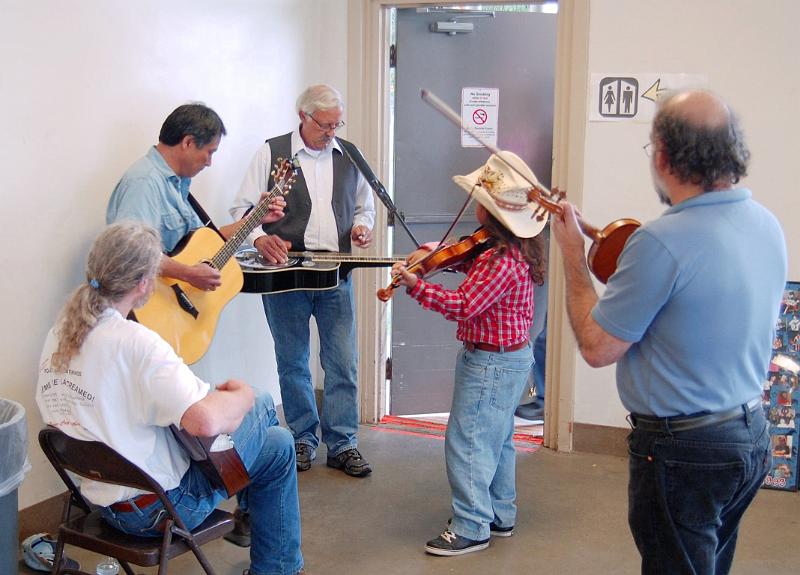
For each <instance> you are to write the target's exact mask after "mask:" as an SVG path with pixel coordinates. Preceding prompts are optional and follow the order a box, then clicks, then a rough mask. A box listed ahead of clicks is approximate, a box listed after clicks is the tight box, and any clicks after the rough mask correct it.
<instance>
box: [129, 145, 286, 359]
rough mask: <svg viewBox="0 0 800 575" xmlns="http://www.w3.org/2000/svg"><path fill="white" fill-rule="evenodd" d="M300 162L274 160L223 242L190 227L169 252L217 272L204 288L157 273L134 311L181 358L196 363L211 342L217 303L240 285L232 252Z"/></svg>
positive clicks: (224, 302)
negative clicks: (261, 192) (256, 198)
mask: <svg viewBox="0 0 800 575" xmlns="http://www.w3.org/2000/svg"><path fill="white" fill-rule="evenodd" d="M299 167H300V164H299V161H298V160H297V158H293V159H292V160H284V159H281V158H279V159H278V161H277V162H276V164H275V169H274V170H273V172H272V176H273V178H274V182H275V185H274V187H273V188H272V190H271V191H270V192H269V194H267V195H266V196H265V197H264V199H262V200H261V201H260V202H259V203H258V205H257V206H256V207H255V208H253V210H252V211H251V212H250V213H249V214H248V215H247V216H246V217H245V218H244V221H243V222H242V225H241V227H239V229H238V230H236V233H235V234H234V235H233V236H231V238H230V239H229V240H228V241H227V242H226V241H224V240H223V239H222V237H221V236H220V235H219V234H218V233H217V232H216V231H214V230H212V229H210V228H199V229H197V230H194V231H192V232H190V233H189V234H188V235H187V236H186V237H185V238H184V239H183V240H181V242H180V243H179V244H178V246H177V247H176V248H175V250H174V251H173V252H171V253H170V254H169V255H170V257H172V258H174V259H175V260H176V261H178V262H180V263H182V264H186V265H194V264H197V263H206V264H208V265H210V266H211V267H213V268H215V269H218V270H219V271H220V274H221V275H222V285H221V286H220V287H218V288H217V289H216V290H214V291H204V290H202V289H198V288H196V287H194V286H193V285H191V284H190V283H188V282H185V281H181V280H177V279H174V278H169V277H164V276H161V277H159V278H158V279H157V280H156V282H155V291H154V293H153V295H152V296H151V297H150V299H149V300H148V301H147V303H146V304H145V305H144V306H142V307H141V308H139V309H137V310H135V312H134V313H133V316H134V319H135V320H136V321H138V322H139V323H141V324H143V325H146V326H147V327H149V328H150V329H152V330H153V331H155V332H156V333H158V334H159V335H160V336H161V337H163V338H164V339H165V340H166V341H167V342H168V343H169V344H170V345H172V348H173V349H174V350H175V353H177V354H178V355H180V356H181V357H182V358H183V360H184V361H185V362H186V363H188V364H192V363H195V362H196V361H198V360H199V359H200V358H201V357H203V354H205V352H206V351H207V350H208V347H209V346H210V345H211V340H212V339H213V337H214V332H215V331H216V329H217V322H218V320H219V316H220V313H221V312H222V308H224V307H225V306H226V305H227V303H228V302H229V301H230V300H231V299H233V296H235V295H236V294H238V293H239V291H240V290H241V288H242V283H243V278H242V270H241V268H240V267H239V264H238V263H237V261H236V258H235V257H233V256H234V255H235V254H236V251H237V250H238V249H239V248H240V246H241V245H242V243H243V242H244V240H245V239H247V236H248V234H249V233H250V232H251V231H253V230H254V229H255V228H256V226H258V225H259V224H260V223H261V219H262V218H263V217H264V216H265V215H266V213H267V212H268V211H269V203H270V202H271V201H272V199H273V198H275V197H277V196H278V195H286V194H287V193H288V192H289V190H290V189H291V186H292V183H293V182H294V179H295V177H296V174H297V170H298V169H299Z"/></svg>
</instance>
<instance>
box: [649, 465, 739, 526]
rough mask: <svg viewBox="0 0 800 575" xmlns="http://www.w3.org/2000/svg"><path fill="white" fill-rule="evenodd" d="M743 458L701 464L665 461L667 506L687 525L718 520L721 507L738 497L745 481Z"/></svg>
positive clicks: (678, 519)
mask: <svg viewBox="0 0 800 575" xmlns="http://www.w3.org/2000/svg"><path fill="white" fill-rule="evenodd" d="M744 475H745V464H744V462H743V461H741V460H739V461H731V462H728V463H724V462H717V463H698V462H688V461H671V460H666V461H664V481H665V492H666V493H665V494H666V497H667V505H668V506H669V508H670V509H672V512H673V514H674V518H675V521H676V522H677V523H678V524H680V525H684V526H700V525H708V524H709V523H710V522H712V521H716V520H717V517H718V513H719V511H720V509H721V508H722V506H724V505H725V504H727V503H729V502H730V501H731V500H732V499H733V498H734V497H736V495H737V493H738V492H739V489H740V488H741V487H742V484H743V483H744V480H745V477H744Z"/></svg>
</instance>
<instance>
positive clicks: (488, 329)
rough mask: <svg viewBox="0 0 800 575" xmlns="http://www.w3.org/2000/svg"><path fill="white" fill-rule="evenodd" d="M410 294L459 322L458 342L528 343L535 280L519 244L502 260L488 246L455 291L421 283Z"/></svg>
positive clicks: (500, 344) (447, 317)
mask: <svg viewBox="0 0 800 575" xmlns="http://www.w3.org/2000/svg"><path fill="white" fill-rule="evenodd" d="M409 295H410V296H411V297H413V298H414V299H416V300H417V301H418V302H419V303H420V305H421V306H422V307H423V308H425V309H430V310H433V311H438V312H439V313H441V314H442V315H443V316H444V317H445V318H446V319H449V320H452V321H456V322H458V329H457V330H456V339H458V340H460V341H465V342H472V343H489V344H492V345H496V346H510V345H514V344H516V343H519V342H521V341H524V340H526V339H528V332H529V331H530V329H531V322H532V321H533V281H531V276H530V271H529V268H528V263H527V262H526V261H525V260H524V259H523V257H522V254H521V253H520V251H519V249H518V248H517V247H516V246H511V247H509V249H507V250H506V253H505V254H503V255H502V256H497V255H496V251H495V249H494V248H490V249H488V250H486V251H484V252H483V253H481V254H480V255H479V256H478V257H477V258H475V261H474V263H473V264H472V266H471V267H470V268H469V270H468V271H467V278H466V279H465V280H464V282H463V283H462V284H461V285H460V286H459V287H458V289H456V290H448V289H445V288H443V287H442V286H440V285H438V284H433V283H428V282H426V281H425V280H422V279H421V280H419V281H418V282H417V285H416V286H414V289H413V290H411V291H409Z"/></svg>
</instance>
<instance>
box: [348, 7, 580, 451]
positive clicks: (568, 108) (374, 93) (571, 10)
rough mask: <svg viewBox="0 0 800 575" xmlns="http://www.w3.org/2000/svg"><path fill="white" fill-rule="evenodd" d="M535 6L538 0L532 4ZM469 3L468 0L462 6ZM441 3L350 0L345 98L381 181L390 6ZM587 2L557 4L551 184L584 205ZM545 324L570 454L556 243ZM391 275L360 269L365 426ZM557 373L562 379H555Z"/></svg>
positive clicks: (553, 392)
mask: <svg viewBox="0 0 800 575" xmlns="http://www.w3.org/2000/svg"><path fill="white" fill-rule="evenodd" d="M507 3H508V0H505V1H503V0H495V1H493V0H483V1H482V2H480V4H507ZM532 3H533V2H532ZM461 4H463V2H462V3H461ZM437 5H442V1H441V0H439V1H437V2H432V1H423V2H418V1H417V2H413V1H409V0H393V1H392V0H348V5H347V8H348V23H347V24H348V34H347V61H348V62H349V65H348V77H347V99H348V108H349V109H350V110H358V113H357V114H355V113H354V114H352V115H350V116H349V117H348V125H347V126H348V137H349V138H351V139H353V140H354V141H356V142H359V144H360V146H361V149H362V151H363V152H364V155H365V156H366V157H367V158H368V159H369V160H370V164H371V165H372V166H373V167H374V168H375V172H376V173H377V175H378V177H379V178H381V179H382V180H384V181H386V180H387V179H388V178H387V176H388V175H390V174H389V154H390V149H391V148H390V142H389V134H390V130H389V129H388V128H389V127H388V118H389V98H388V91H387V85H388V66H387V65H386V62H388V51H389V42H388V38H389V18H388V9H389V8H414V7H424V6H437ZM589 13H590V9H589V3H588V2H586V1H585V0H559V8H558V15H557V24H556V26H557V36H556V43H557V47H556V65H555V70H556V73H555V85H556V93H555V107H554V114H555V117H554V120H553V178H552V180H553V186H554V187H558V188H560V189H566V190H569V193H570V199H571V201H572V202H573V203H576V204H578V205H580V204H581V199H582V195H583V159H584V142H585V133H586V121H585V116H586V114H585V111H586V109H587V107H586V106H587V101H586V99H587V97H588V75H589V74H588V56H589V47H588V40H589ZM389 236H390V234H389V233H388V227H387V222H386V214H385V210H381V209H378V210H377V214H376V218H375V234H374V240H373V245H372V247H371V248H370V249H371V251H372V252H373V253H375V254H376V255H385V254H386V253H388V246H389ZM550 257H551V260H550V261H551V262H552V263H551V265H550V287H549V295H548V297H549V300H548V325H547V330H548V331H547V343H548V349H547V362H546V364H545V366H546V370H545V371H546V376H545V377H546V386H545V390H546V399H545V403H546V405H547V412H546V418H545V426H544V445H545V446H546V447H549V448H551V449H555V450H557V451H565V452H570V451H572V440H573V419H574V405H575V367H576V362H577V354H578V349H577V345H576V342H575V338H574V337H573V335H572V332H571V331H570V327H569V320H568V317H567V313H566V306H565V304H564V271H563V265H562V263H561V257H560V253H559V251H558V248H557V247H556V245H555V242H551V249H550ZM383 278H385V271H383V272H382V271H381V270H380V269H379V268H372V269H369V268H368V269H365V270H362V272H361V273H360V275H358V276H357V279H356V282H355V289H356V294H357V297H358V302H359V303H358V306H357V310H356V321H357V323H358V327H359V329H358V333H359V357H360V358H361V361H360V362H359V368H358V369H359V373H358V376H359V381H360V383H361V385H360V387H359V394H360V397H359V398H360V403H361V412H360V417H361V421H362V422H363V423H377V422H379V421H380V419H381V418H382V417H383V415H385V413H386V386H385V365H386V358H387V353H388V345H387V342H388V335H389V333H388V315H387V311H386V306H385V304H383V303H381V302H380V301H379V300H378V299H377V297H375V295H374V294H375V292H376V290H377V289H378V288H379V287H382V286H381V285H380V282H381V280H382V279H383ZM554 373H557V374H558V378H555V377H553V374H554Z"/></svg>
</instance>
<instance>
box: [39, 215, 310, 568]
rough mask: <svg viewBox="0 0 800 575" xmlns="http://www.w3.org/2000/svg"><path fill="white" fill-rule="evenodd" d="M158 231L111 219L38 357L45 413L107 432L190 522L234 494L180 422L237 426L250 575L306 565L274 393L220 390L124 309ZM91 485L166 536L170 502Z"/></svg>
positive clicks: (209, 427)
mask: <svg viewBox="0 0 800 575" xmlns="http://www.w3.org/2000/svg"><path fill="white" fill-rule="evenodd" d="M161 248H162V246H161V238H160V237H159V235H158V232H157V231H156V230H154V229H153V228H151V227H149V226H147V225H145V224H142V223H138V222H136V223H135V222H121V223H117V224H113V225H111V226H109V227H108V228H106V230H105V231H103V232H102V233H101V234H100V236H99V237H98V238H97V239H96V240H95V242H94V244H93V246H92V249H91V251H90V253H89V259H88V262H87V266H86V281H85V283H84V284H83V285H81V286H80V287H78V288H77V289H76V290H75V292H74V293H73V294H72V296H71V297H70V298H69V300H68V301H67V303H66V305H65V306H64V308H63V309H62V311H61V315H60V317H59V320H58V322H57V323H56V325H55V327H54V328H53V329H51V330H50V333H49V334H48V336H47V340H46V342H45V345H44V349H43V351H42V356H41V360H40V362H39V381H38V385H37V388H36V402H37V404H38V406H39V410H40V411H41V414H42V418H43V419H44V422H45V423H46V424H49V425H53V426H55V427H57V428H59V429H60V430H61V431H63V432H64V433H66V434H67V435H70V436H71V437H75V438H77V439H82V440H87V441H101V442H103V443H105V444H107V445H109V446H110V447H111V448H113V449H114V450H116V451H118V452H119V453H121V454H122V455H123V456H124V457H126V458H127V459H129V460H130V461H132V462H133V463H135V464H136V465H138V466H139V467H141V468H142V469H143V470H144V471H145V472H147V473H148V474H149V475H150V476H152V477H153V478H154V479H156V480H157V481H158V482H159V484H160V485H161V486H162V487H163V488H164V490H165V491H166V492H167V495H168V496H169V498H170V500H171V501H172V502H173V503H175V507H176V508H177V510H178V512H179V514H180V515H181V518H182V519H183V520H184V521H185V522H186V524H187V526H188V527H189V528H190V529H193V528H194V527H196V526H197V525H199V524H200V523H202V521H203V520H204V519H205V518H206V517H207V516H208V515H209V514H210V513H211V512H212V511H213V509H214V508H215V507H216V506H217V504H218V503H220V502H221V501H222V500H224V499H225V498H226V494H225V492H224V491H215V490H214V488H213V487H212V486H211V485H210V484H209V482H208V480H207V479H206V477H205V476H204V475H203V474H202V472H201V471H200V469H199V468H197V467H196V466H195V464H194V463H192V462H191V461H190V460H189V458H188V456H187V455H186V453H185V452H184V450H183V448H182V447H181V446H180V445H179V443H178V442H177V440H176V439H175V438H174V436H173V434H172V433H171V431H170V429H169V426H170V425H172V424H174V425H177V426H179V427H181V428H183V429H185V430H187V431H188V432H189V433H192V434H195V435H202V436H213V435H217V434H219V433H230V434H231V436H232V437H233V440H234V443H235V447H236V450H237V451H238V453H239V455H240V457H241V459H242V461H243V462H244V464H245V466H246V467H247V471H248V473H249V475H250V478H251V484H250V485H249V487H247V489H246V490H245V492H244V497H246V498H247V501H248V507H249V511H250V515H251V517H252V546H251V549H250V561H251V565H250V569H249V570H246V571H245V573H247V572H249V573H250V575H259V574H261V573H281V574H286V575H294V574H295V573H298V572H302V568H303V557H302V554H301V552H300V509H299V503H298V497H297V475H296V473H297V472H296V470H295V462H294V441H293V439H292V436H291V434H290V433H289V432H288V431H287V430H285V429H282V428H280V427H278V425H277V418H276V416H275V408H274V404H273V402H272V398H271V397H270V396H269V395H261V396H258V397H256V396H255V394H254V392H253V390H252V388H250V386H248V385H247V384H246V383H244V382H242V381H238V380H228V381H226V382H225V383H222V384H220V385H219V386H217V387H216V388H215V389H212V388H211V386H210V385H209V384H208V383H206V382H204V381H202V380H201V379H199V378H198V377H196V376H195V375H194V374H193V373H192V372H191V371H190V369H189V368H188V367H187V366H186V364H185V363H183V361H182V360H181V359H180V358H179V357H178V356H177V355H176V354H175V352H174V351H173V350H172V348H171V347H170V345H169V344H168V343H167V342H165V341H164V340H163V339H162V338H161V337H160V336H159V335H158V334H156V333H155V332H153V331H151V330H149V329H148V328H146V327H144V326H143V325H140V324H138V323H135V322H133V321H129V320H127V319H125V318H126V317H127V316H128V314H129V312H130V311H131V310H132V309H135V308H137V307H140V306H141V305H143V304H144V303H145V302H146V301H147V299H148V298H149V297H150V295H151V294H152V291H153V282H154V280H155V277H156V275H157V273H158V269H159V263H160V261H161ZM81 490H82V492H83V495H84V496H85V497H86V498H87V499H88V500H89V501H91V502H92V503H95V504H97V505H99V506H101V507H102V513H103V517H104V518H105V519H106V521H108V522H109V523H110V524H111V525H113V526H114V527H116V528H118V529H120V530H122V531H124V532H126V533H131V534H137V535H153V536H160V535H161V533H160V532H159V531H158V527H159V524H160V523H161V520H162V516H163V510H162V504H161V503H160V502H159V501H158V500H157V499H156V500H155V501H152V497H149V496H148V495H147V494H143V493H141V492H139V491H137V490H135V489H131V488H127V487H121V486H116V485H110V484H105V483H98V482H93V481H90V480H85V481H84V482H83V483H82V485H81Z"/></svg>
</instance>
